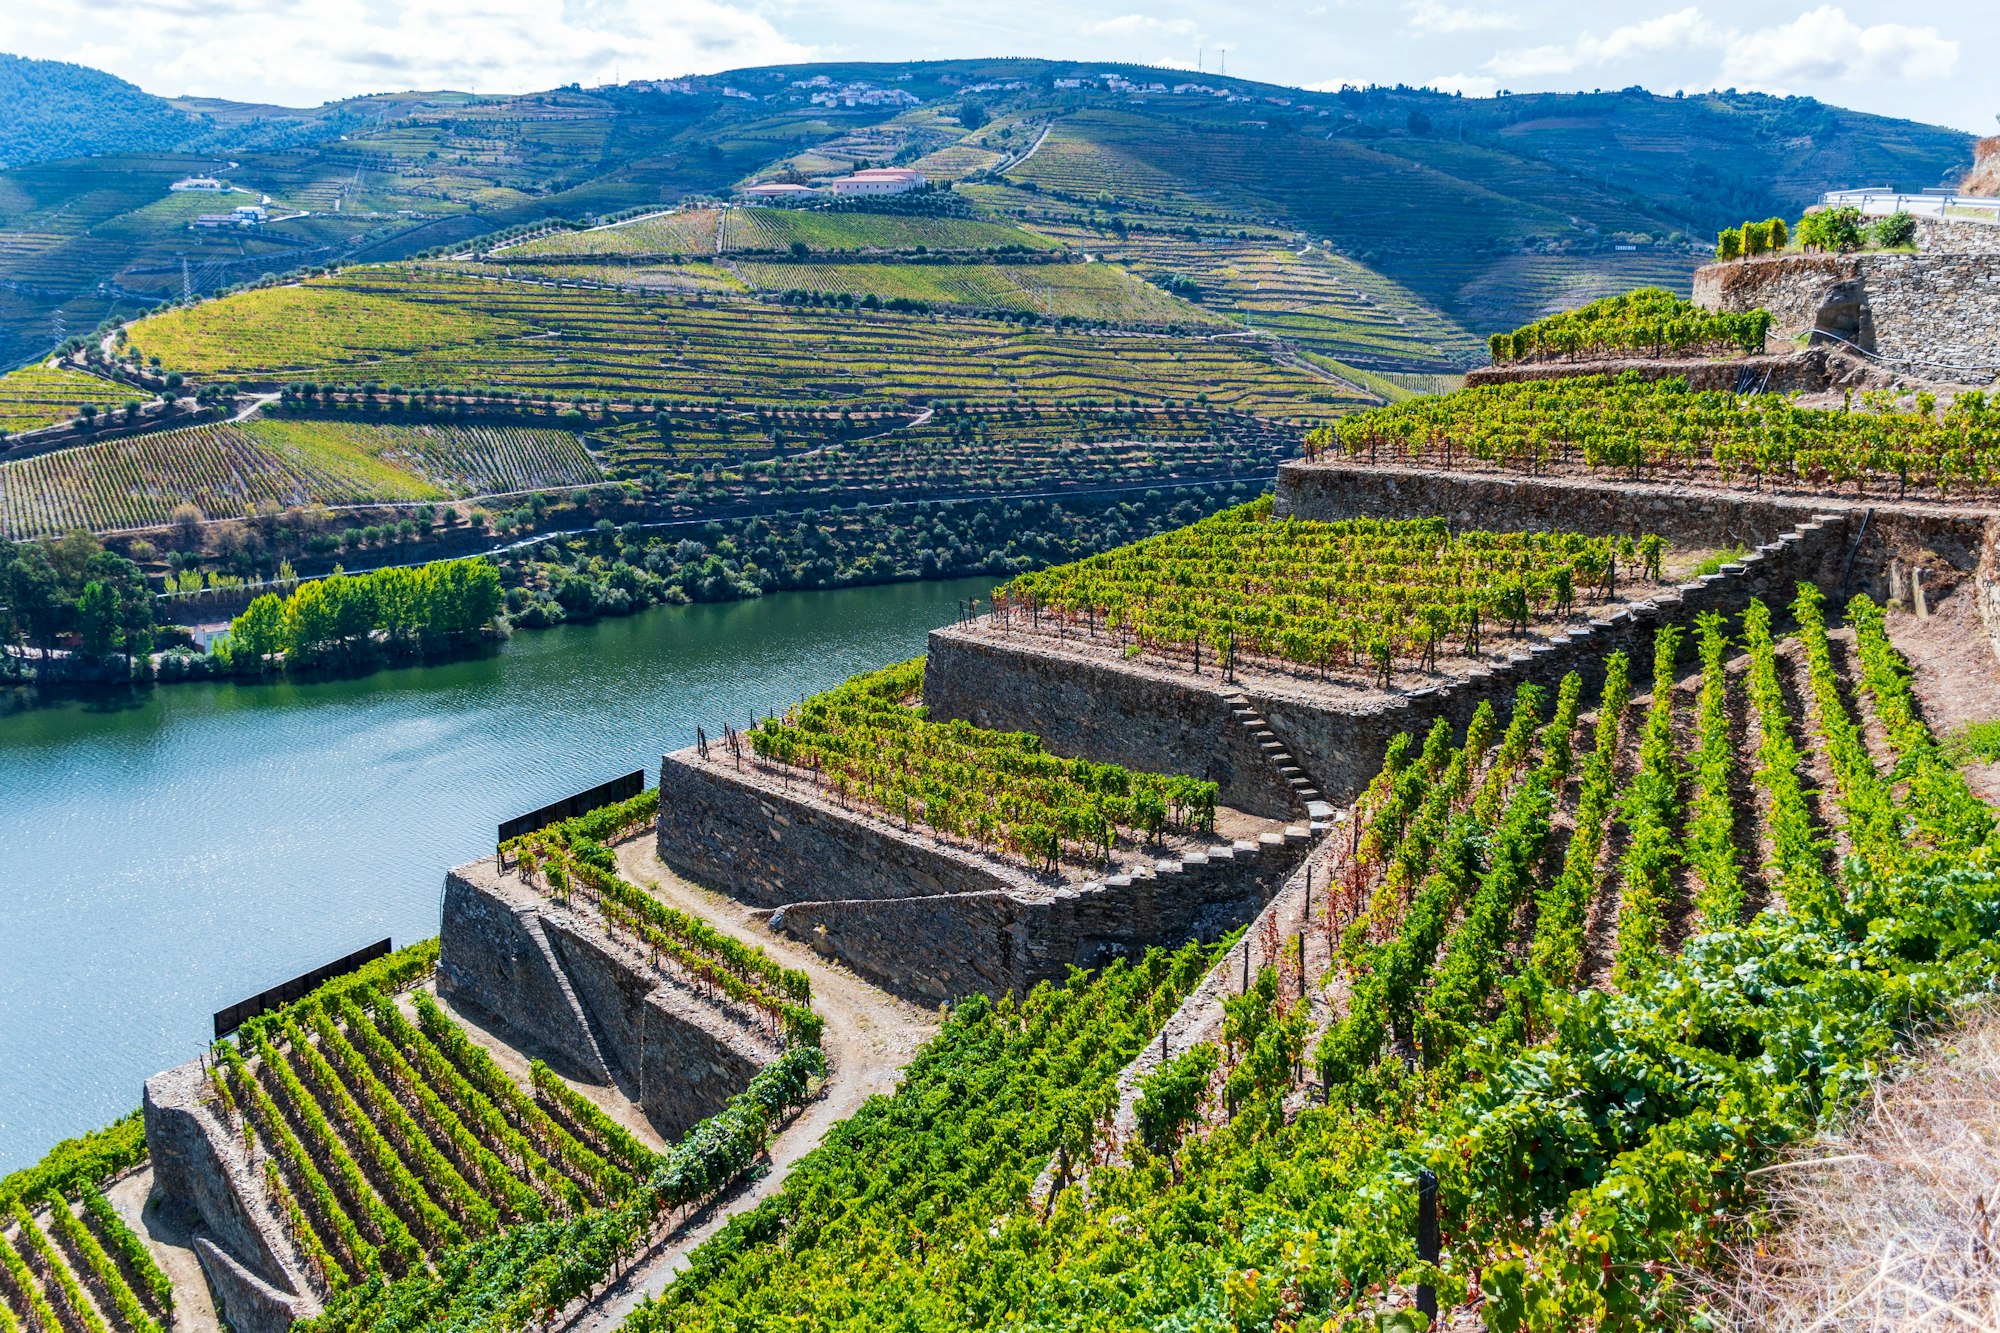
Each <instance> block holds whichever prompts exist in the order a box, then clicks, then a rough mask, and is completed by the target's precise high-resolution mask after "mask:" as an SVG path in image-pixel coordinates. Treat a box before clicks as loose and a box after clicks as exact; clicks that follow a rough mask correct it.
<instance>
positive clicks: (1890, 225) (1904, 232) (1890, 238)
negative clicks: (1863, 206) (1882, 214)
mask: <svg viewBox="0 0 2000 1333" xmlns="http://www.w3.org/2000/svg"><path fill="white" fill-rule="evenodd" d="M1868 239H1869V240H1871V241H1873V242H1874V243H1875V244H1877V245H1879V246H1881V247H1882V248H1883V249H1885V250H1886V249H1893V248H1895V247H1896V246H1899V245H1909V244H1911V243H1913V242H1914V241H1915V240H1916V239H1917V220H1916V219H1915V218H1913V217H1911V216H1910V215H1909V214H1908V213H1891V214H1890V215H1889V216H1888V217H1886V218H1877V219H1876V220H1875V222H1874V223H1873V224H1872V225H1870V226H1869V228H1868Z"/></svg>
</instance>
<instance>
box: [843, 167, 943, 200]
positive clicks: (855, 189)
mask: <svg viewBox="0 0 2000 1333" xmlns="http://www.w3.org/2000/svg"><path fill="white" fill-rule="evenodd" d="M925 183H926V182H925V181H924V173H923V172H921V171H912V170H910V169H909V168H908V167H870V168H869V169H868V170H866V171H857V172H855V173H854V174H853V175H852V176H842V177H841V178H840V179H838V180H836V181H831V182H829V183H828V185H827V188H828V189H830V190H832V191H833V192H834V193H835V194H907V193H909V192H910V191H911V190H921V189H923V188H924V185H925Z"/></svg>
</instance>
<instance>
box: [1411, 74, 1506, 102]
mask: <svg viewBox="0 0 2000 1333" xmlns="http://www.w3.org/2000/svg"><path fill="white" fill-rule="evenodd" d="M1426 86H1428V87H1431V88H1435V89H1437V90H1438V91H1439V92H1441V93H1461V94H1463V95H1464V96H1466V97H1491V96H1493V95H1494V94H1495V93H1497V92H1499V91H1500V80H1498V79H1496V78H1494V77H1493V76H1492V75H1491V74H1436V75H1433V76H1432V77H1431V78H1430V79H1428V80H1426Z"/></svg>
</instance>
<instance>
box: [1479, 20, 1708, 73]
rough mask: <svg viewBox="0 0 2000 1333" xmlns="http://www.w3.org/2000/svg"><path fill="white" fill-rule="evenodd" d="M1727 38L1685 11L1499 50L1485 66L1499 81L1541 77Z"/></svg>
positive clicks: (1706, 44) (1698, 45) (1699, 45)
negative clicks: (1600, 32)
mask: <svg viewBox="0 0 2000 1333" xmlns="http://www.w3.org/2000/svg"><path fill="white" fill-rule="evenodd" d="M1728 38H1729V34H1728V33H1726V32H1725V31H1724V30H1723V29H1721V28H1719V27H1717V26H1716V25H1715V24H1713V23H1711V22H1709V20H1708V18H1707V16H1705V15H1704V14H1703V13H1702V12H1701V11H1700V10H1699V9H1695V8H1693V7H1689V8H1687V9H1680V10H1676V11H1674V12H1673V13H1671V14H1662V15H1660V16H1659V17H1658V18H1650V19H1647V20H1645V21H1644V22H1643V23H1628V24H1626V25H1625V26H1624V27H1622V28H1614V29H1613V30H1612V31H1611V32H1610V33H1609V34H1608V35H1606V36H1603V37H1599V36H1597V35H1596V34H1595V33H1588V32H1587V33H1584V34H1583V35H1582V36H1580V37H1578V38H1577V39H1576V40H1575V41H1574V42H1571V43H1567V44H1557V45H1551V46H1528V47H1517V48H1515V49H1513V50H1509V51H1502V52H1500V53H1499V54H1498V55H1496V56H1494V57H1493V59H1491V60H1489V61H1487V62H1486V68H1487V69H1489V70H1491V71H1492V72H1493V73H1495V74H1497V75H1499V76H1500V77H1501V78H1502V79H1530V78H1546V77H1548V76H1550V75H1554V74H1573V73H1575V72H1576V71H1577V70H1580V69H1588V68H1594V67H1601V66H1604V65H1610V64H1615V63H1617V62H1619V61H1625V60H1631V59H1633V58H1635V57H1639V56H1650V55H1660V54H1664V53H1666V52H1671V51H1677V50H1683V49H1686V48H1689V47H1716V46H1721V45H1722V44H1723V43H1724V42H1726V41H1727V40H1728Z"/></svg>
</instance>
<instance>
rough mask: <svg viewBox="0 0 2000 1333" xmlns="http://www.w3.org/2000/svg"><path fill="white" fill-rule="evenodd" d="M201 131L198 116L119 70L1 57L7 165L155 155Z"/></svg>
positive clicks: (1, 137) (0, 115)
mask: <svg viewBox="0 0 2000 1333" xmlns="http://www.w3.org/2000/svg"><path fill="white" fill-rule="evenodd" d="M203 128H204V126H203V122H202V121H201V120H200V119H199V118H198V117H196V116H192V115H189V114H188V113H187V112H185V111H182V110H180V109H179V108H177V107H175V106H174V105H173V104H172V103H170V102H168V101H167V100H166V99H164V98H160V97H155V96H153V95H152V94H151V93H149V92H145V91H143V90H141V89H140V88H138V87H136V86H134V85H132V84H129V83H127V82H125V80H123V79H121V78H118V77H117V76H116V75H112V74H106V73H105V72H104V71H102V70H96V69H91V68H89V67H87V66H84V65H70V64H65V63H63V62H62V61H58V60H28V59H25V58H23V57H21V56H10V55H0V163H4V164H5V165H6V166H9V167H23V166H32V165H33V164H35V163H37V162H52V161H55V160H57V159H59V158H65V157H85V156H92V155H95V154H99V153H144V152H154V151H159V150H163V149H169V148H173V147H175V146H177V145H178V144H180V143H182V142H183V141H184V140H187V139H190V138H192V137H194V136H196V135H198V134H200V133H201V132H202V130H203Z"/></svg>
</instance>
